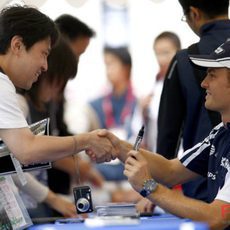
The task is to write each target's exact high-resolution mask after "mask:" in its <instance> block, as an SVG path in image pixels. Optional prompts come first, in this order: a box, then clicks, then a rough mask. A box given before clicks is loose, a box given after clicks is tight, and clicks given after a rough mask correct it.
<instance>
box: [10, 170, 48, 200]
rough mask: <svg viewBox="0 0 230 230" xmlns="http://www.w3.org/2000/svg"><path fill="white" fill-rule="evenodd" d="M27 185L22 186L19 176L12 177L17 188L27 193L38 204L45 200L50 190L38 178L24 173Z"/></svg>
mask: <svg viewBox="0 0 230 230" xmlns="http://www.w3.org/2000/svg"><path fill="white" fill-rule="evenodd" d="M24 175H25V177H26V180H27V183H26V185H24V186H23V185H22V184H21V182H20V181H19V179H18V175H16V174H15V175H12V178H13V180H14V183H15V184H16V185H17V187H18V188H19V189H20V190H22V191H23V192H25V193H26V194H28V195H30V196H31V197H33V198H34V199H35V200H36V201H37V202H39V203H40V202H42V201H44V200H45V198H46V196H47V194H48V191H49V188H48V187H47V186H45V185H43V184H42V183H40V182H39V181H38V180H37V179H36V178H34V176H33V175H31V174H30V173H24Z"/></svg>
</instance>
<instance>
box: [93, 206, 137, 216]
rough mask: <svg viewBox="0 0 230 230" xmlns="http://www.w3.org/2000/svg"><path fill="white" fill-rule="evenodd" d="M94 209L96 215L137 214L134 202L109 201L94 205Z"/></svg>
mask: <svg viewBox="0 0 230 230" xmlns="http://www.w3.org/2000/svg"><path fill="white" fill-rule="evenodd" d="M95 209H96V211H97V216H124V217H125V216H127V217H137V216H139V213H138V212H137V210H136V207H135V204H132V203H109V204H107V205H103V206H96V207H95Z"/></svg>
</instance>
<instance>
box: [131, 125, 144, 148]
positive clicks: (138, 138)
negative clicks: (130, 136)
mask: <svg viewBox="0 0 230 230" xmlns="http://www.w3.org/2000/svg"><path fill="white" fill-rule="evenodd" d="M144 129H145V127H144V125H142V127H141V129H140V131H139V132H138V135H137V138H136V141H135V144H134V146H133V149H134V150H136V151H138V150H139V148H140V144H141V141H142V139H143V137H144Z"/></svg>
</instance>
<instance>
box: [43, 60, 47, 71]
mask: <svg viewBox="0 0 230 230" xmlns="http://www.w3.org/2000/svg"><path fill="white" fill-rule="evenodd" d="M47 70H48V61H47V58H45V60H44V62H43V65H42V71H43V72H46V71H47Z"/></svg>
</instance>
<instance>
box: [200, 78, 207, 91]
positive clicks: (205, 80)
mask: <svg viewBox="0 0 230 230" xmlns="http://www.w3.org/2000/svg"><path fill="white" fill-rule="evenodd" d="M207 84H208V83H207V75H206V77H205V78H204V80H203V81H202V82H201V84H200V85H201V87H202V88H204V89H207V87H208V86H207Z"/></svg>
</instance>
